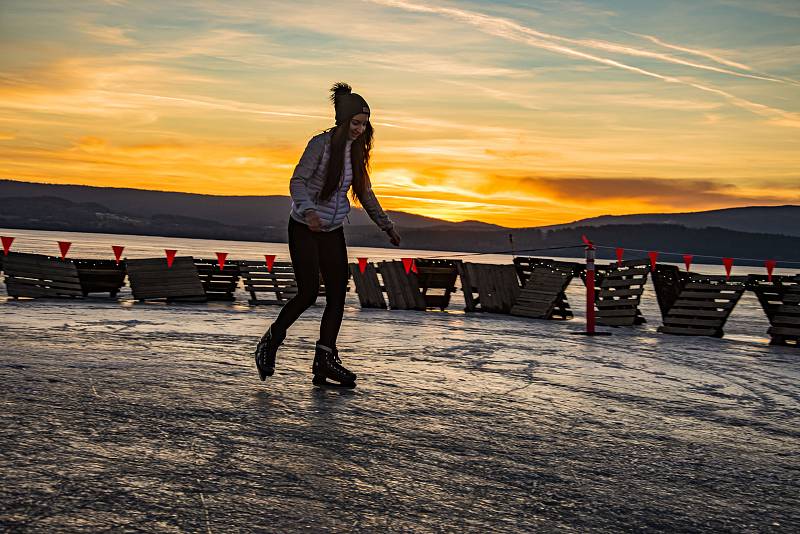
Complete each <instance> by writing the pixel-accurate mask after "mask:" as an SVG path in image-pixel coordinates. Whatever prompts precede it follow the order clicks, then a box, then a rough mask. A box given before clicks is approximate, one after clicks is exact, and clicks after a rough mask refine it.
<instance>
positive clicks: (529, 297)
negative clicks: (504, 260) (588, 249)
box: [511, 257, 581, 320]
mask: <svg viewBox="0 0 800 534" xmlns="http://www.w3.org/2000/svg"><path fill="white" fill-rule="evenodd" d="M514 267H515V269H516V271H517V276H518V277H519V279H520V282H521V283H522V289H521V290H520V293H519V296H518V297H517V301H516V302H515V303H514V307H513V308H512V309H511V315H520V316H523V317H533V318H536V319H564V320H566V319H571V318H572V310H571V309H570V306H569V301H567V295H566V293H565V290H566V289H567V286H568V285H569V283H570V281H571V280H572V278H573V277H574V276H575V275H576V274H577V273H579V272H580V267H581V266H580V265H579V264H577V263H572V262H561V261H554V260H547V259H541V258H525V257H520V258H514Z"/></svg>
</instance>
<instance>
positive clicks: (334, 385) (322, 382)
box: [311, 378, 356, 389]
mask: <svg viewBox="0 0 800 534" xmlns="http://www.w3.org/2000/svg"><path fill="white" fill-rule="evenodd" d="M311 383H312V384H314V385H315V386H316V387H318V388H331V389H353V388H355V387H356V383H355V382H347V383H344V384H340V383H339V382H328V381H327V380H326V379H324V378H323V379H317V378H315V379H314V380H313V381H312V382H311Z"/></svg>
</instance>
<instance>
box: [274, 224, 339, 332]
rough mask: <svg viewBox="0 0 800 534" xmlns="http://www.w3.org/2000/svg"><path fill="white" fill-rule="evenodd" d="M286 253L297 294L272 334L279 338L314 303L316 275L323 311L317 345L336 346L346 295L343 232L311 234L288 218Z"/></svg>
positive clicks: (303, 226) (286, 305) (315, 297)
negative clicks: (322, 284)
mask: <svg viewBox="0 0 800 534" xmlns="http://www.w3.org/2000/svg"><path fill="white" fill-rule="evenodd" d="M289 254H290V255H291V257H292V267H293V268H294V276H295V279H296V280H297V295H295V296H294V298H292V299H291V300H290V301H289V302H287V303H286V304H285V305H284V306H283V308H282V309H281V311H280V313H279V314H278V318H277V319H275V322H274V323H272V333H273V335H275V336H277V337H278V338H279V339H282V338H283V337H285V336H286V331H287V330H288V329H289V327H290V326H292V324H293V323H294V322H295V321H296V320H297V318H298V317H300V315H301V314H302V313H303V312H304V311H306V310H307V309H308V307H309V306H311V305H312V304H314V302H316V300H317V295H318V294H319V274H320V272H321V273H322V279H323V281H324V282H325V301H326V305H325V311H324V312H323V313H322V323H321V324H320V327H319V342H320V344H322V345H325V346H326V347H329V348H334V347H336V338H337V337H338V335H339V328H340V327H341V326H342V316H343V315H344V297H345V294H346V293H347V279H348V278H349V273H348V267H347V247H346V245H345V242H344V229H343V228H339V229H337V230H334V231H332V232H312V231H311V230H310V229H309V228H308V226H306V225H305V224H303V223H299V222H297V221H295V220H294V219H292V218H291V217H290V218H289Z"/></svg>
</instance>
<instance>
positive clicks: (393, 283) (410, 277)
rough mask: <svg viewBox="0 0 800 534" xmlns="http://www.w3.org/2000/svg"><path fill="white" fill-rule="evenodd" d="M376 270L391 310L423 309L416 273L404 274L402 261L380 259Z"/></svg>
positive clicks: (423, 304)
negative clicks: (381, 280)
mask: <svg viewBox="0 0 800 534" xmlns="http://www.w3.org/2000/svg"><path fill="white" fill-rule="evenodd" d="M378 271H379V272H380V275H381V278H382V279H383V287H384V288H385V289H386V296H387V297H388V299H389V307H390V308H391V309H393V310H424V309H425V299H424V297H423V296H422V292H421V291H420V288H419V282H418V281H417V275H416V274H414V273H413V272H409V273H407V274H406V270H405V267H404V266H403V262H402V261H382V262H380V263H379V266H378Z"/></svg>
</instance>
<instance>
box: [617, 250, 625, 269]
mask: <svg viewBox="0 0 800 534" xmlns="http://www.w3.org/2000/svg"><path fill="white" fill-rule="evenodd" d="M623 254H625V249H624V248H620V247H617V265H622V255H623Z"/></svg>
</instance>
